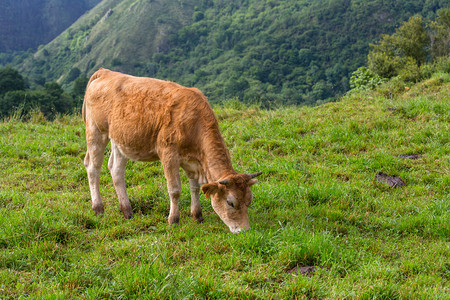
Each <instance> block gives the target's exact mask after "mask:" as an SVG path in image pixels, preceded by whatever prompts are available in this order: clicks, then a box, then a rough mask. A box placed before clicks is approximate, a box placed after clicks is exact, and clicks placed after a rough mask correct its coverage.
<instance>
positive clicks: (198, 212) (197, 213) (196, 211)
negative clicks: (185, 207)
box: [189, 178, 203, 222]
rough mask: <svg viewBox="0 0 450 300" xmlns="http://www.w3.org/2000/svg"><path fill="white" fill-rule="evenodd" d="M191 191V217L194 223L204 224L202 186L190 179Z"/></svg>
mask: <svg viewBox="0 0 450 300" xmlns="http://www.w3.org/2000/svg"><path fill="white" fill-rule="evenodd" d="M189 186H190V189H191V216H192V218H193V219H194V221H197V222H203V216H202V208H201V206H200V195H199V192H200V184H199V183H198V180H197V179H195V178H189Z"/></svg>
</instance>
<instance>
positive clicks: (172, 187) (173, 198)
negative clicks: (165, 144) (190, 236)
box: [161, 153, 181, 225]
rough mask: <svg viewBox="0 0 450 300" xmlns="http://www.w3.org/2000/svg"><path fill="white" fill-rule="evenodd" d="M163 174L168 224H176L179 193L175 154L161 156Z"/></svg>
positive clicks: (178, 165) (177, 163) (178, 175)
mask: <svg viewBox="0 0 450 300" xmlns="http://www.w3.org/2000/svg"><path fill="white" fill-rule="evenodd" d="M161 162H162V165H163V168H164V175H165V177H166V180H167V191H168V192H169V198H170V213H169V224H170V225H176V224H178V223H179V222H180V211H179V208H178V200H179V198H180V194H181V181H180V160H179V159H178V157H177V155H173V154H172V153H167V155H165V156H163V157H162V158H161Z"/></svg>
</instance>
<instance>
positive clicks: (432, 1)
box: [15, 0, 448, 104]
mask: <svg viewBox="0 0 450 300" xmlns="http://www.w3.org/2000/svg"><path fill="white" fill-rule="evenodd" d="M446 5H447V1H444V0H420V1H417V0H414V1H413V0H409V1H382V0H368V1H357V0H340V1H329V0H319V1H311V0H302V1H298V0H295V1H294V0H289V1H273V0H264V1H259V0H258V1H248V0H239V1H222V0H204V1H193V0H185V1H176V0H166V1H148V0H145V1H144V0H123V1H118V0H104V1H102V2H101V3H100V4H99V5H98V6H97V7H95V8H94V9H93V10H91V11H90V12H89V13H88V14H86V15H85V16H83V18H81V19H80V20H78V21H77V22H76V23H75V24H73V26H71V27H70V28H69V29H68V30H67V31H65V32H64V33H63V34H61V35H60V36H59V37H58V38H57V39H56V40H54V41H53V42H51V43H50V44H48V45H46V46H45V47H43V48H42V49H40V50H39V51H38V52H37V53H35V54H34V55H32V56H31V57H28V58H27V59H26V60H25V62H23V61H21V59H20V58H17V59H16V62H15V67H17V68H19V69H20V70H21V72H22V74H26V76H27V77H28V78H29V79H30V80H31V81H32V82H42V81H49V80H58V81H59V83H61V84H69V83H71V82H72V81H73V80H74V79H76V76H72V75H73V74H77V75H81V76H84V75H87V76H90V75H91V74H92V73H93V72H94V71H95V70H97V69H98V68H99V67H108V68H112V69H114V70H117V71H122V72H126V73H131V74H135V75H146V76H151V77H157V78H162V79H170V80H174V81H177V82H180V83H182V84H184V85H189V86H197V87H199V88H201V89H202V90H204V91H205V93H206V94H207V95H208V96H209V97H210V99H211V101H213V102H220V101H222V100H225V99H229V98H232V97H238V98H240V99H241V100H245V101H246V102H247V103H248V102H258V101H262V102H265V103H271V102H272V103H273V102H276V103H284V104H300V103H315V102H316V101H317V100H318V99H322V100H323V99H330V98H333V97H335V96H336V95H339V94H342V93H344V92H345V91H347V90H348V88H349V86H348V79H349V74H351V72H353V71H354V70H356V68H357V67H359V66H361V65H363V64H364V63H365V61H366V57H367V53H368V51H369V46H368V45H369V43H370V42H374V41H375V40H377V39H379V36H380V34H382V33H392V32H393V31H394V28H395V27H396V26H398V24H400V23H401V22H402V21H405V20H407V19H408V18H409V17H410V16H412V15H414V14H416V13H420V14H421V15H423V16H424V17H425V18H429V19H433V18H434V15H435V12H436V11H437V10H438V9H439V8H441V7H444V6H446ZM447 6H448V5H447ZM42 77H43V78H42Z"/></svg>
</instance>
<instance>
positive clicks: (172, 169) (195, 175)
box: [83, 69, 261, 232]
mask: <svg viewBox="0 0 450 300" xmlns="http://www.w3.org/2000/svg"><path fill="white" fill-rule="evenodd" d="M83 120H84V122H85V124H86V141H87V152H86V157H85V160H84V165H85V166H86V170H87V174H88V179H89V188H90V191H91V197H92V209H93V210H94V211H95V213H97V214H99V213H103V212H104V208H103V203H102V200H101V198H100V190H99V178H100V169H101V166H102V163H103V155H104V151H105V148H106V145H107V144H108V141H109V140H111V156H110V158H109V162H108V168H109V170H110V172H111V176H112V179H113V182H114V187H115V189H116V192H117V196H118V198H119V202H120V208H121V210H122V212H123V214H124V216H125V217H126V218H129V217H131V216H132V214H133V212H132V210H131V205H130V201H129V199H128V196H127V193H126V188H125V166H126V164H127V161H128V160H129V159H131V160H136V161H155V160H158V159H159V160H161V162H162V166H163V168H164V175H165V177H166V180H167V189H168V192H169V197H170V214H169V224H176V223H178V222H179V218H180V213H179V210H178V199H179V197H180V192H181V183H180V175H179V168H180V167H182V168H183V169H184V170H185V171H186V174H187V176H188V178H189V184H190V189H191V215H192V217H193V218H194V220H197V221H199V222H200V221H202V220H203V217H202V210H201V207H200V201H199V190H200V185H202V186H201V189H202V191H203V193H204V194H205V196H206V197H207V198H211V204H212V207H213V209H214V210H215V211H216V213H217V214H218V215H219V217H220V218H221V219H222V221H223V222H224V223H225V224H226V225H227V226H228V227H229V228H230V230H231V231H232V232H238V231H240V230H243V229H245V230H247V229H249V228H250V225H249V221H248V207H249V205H250V202H251V201H252V192H251V190H250V186H252V185H253V184H255V183H256V182H257V179H253V178H254V177H256V176H258V175H260V174H261V173H255V174H238V173H237V172H236V171H234V169H233V167H232V165H231V160H230V155H229V153H228V150H227V148H226V146H225V142H224V140H223V138H222V136H221V134H220V131H219V125H218V123H217V119H216V117H215V116H214V112H213V111H212V109H211V107H210V105H209V103H208V100H207V99H206V97H205V96H204V95H203V94H202V93H201V92H200V91H199V90H197V89H195V88H186V87H183V86H181V85H179V84H176V83H173V82H168V81H162V80H158V79H152V78H145V77H133V76H129V75H125V74H121V73H117V72H113V71H110V70H106V69H100V70H98V71H97V72H95V73H94V74H93V75H92V77H91V79H90V80H89V83H88V86H87V89H86V95H85V98H84V103H83Z"/></svg>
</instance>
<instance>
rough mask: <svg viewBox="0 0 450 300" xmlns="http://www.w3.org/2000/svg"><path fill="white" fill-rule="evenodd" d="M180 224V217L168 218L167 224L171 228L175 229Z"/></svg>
mask: <svg viewBox="0 0 450 300" xmlns="http://www.w3.org/2000/svg"><path fill="white" fill-rule="evenodd" d="M178 223H180V216H169V224H170V226H171V227H175V226H177V225H178Z"/></svg>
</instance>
